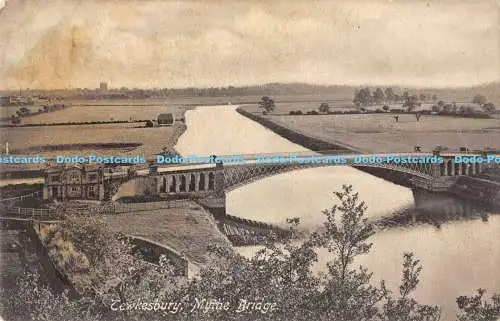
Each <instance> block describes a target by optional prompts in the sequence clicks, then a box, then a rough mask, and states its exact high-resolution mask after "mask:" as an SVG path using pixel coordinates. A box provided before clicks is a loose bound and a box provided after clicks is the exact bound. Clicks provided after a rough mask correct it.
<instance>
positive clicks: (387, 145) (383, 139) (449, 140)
mask: <svg viewBox="0 0 500 321" xmlns="http://www.w3.org/2000/svg"><path fill="white" fill-rule="evenodd" d="M243 108H244V109H245V110H249V111H255V108H254V107H250V108H249V107H247V106H245V107H243ZM266 117H267V118H268V119H270V120H272V121H273V122H276V123H278V124H280V125H283V126H285V127H288V128H290V129H292V130H294V131H297V132H301V133H303V134H306V135H308V136H312V137H316V138H320V139H323V140H326V141H329V142H333V143H335V142H343V143H347V144H349V145H353V146H355V147H357V148H359V149H361V150H362V151H366V152H374V153H375V152H411V151H413V149H414V146H417V145H419V146H422V150H424V151H430V150H432V149H433V148H435V147H436V146H439V145H441V146H446V147H449V148H453V149H458V148H459V147H461V146H468V147H469V148H477V149H482V148H485V147H491V148H500V141H499V139H498V138H499V137H500V119H474V118H458V117H445V116H427V115H424V116H422V118H421V119H420V121H419V122H417V121H416V118H415V116H414V115H409V114H408V115H400V116H399V122H396V121H395V119H394V115H391V114H367V115H362V114H360V115H317V116H313V115H310V116H282V115H281V116H280V115H269V116H266Z"/></svg>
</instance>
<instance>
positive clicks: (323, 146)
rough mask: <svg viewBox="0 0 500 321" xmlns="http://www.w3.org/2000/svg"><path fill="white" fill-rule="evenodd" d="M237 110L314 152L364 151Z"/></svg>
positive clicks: (240, 109)
mask: <svg viewBox="0 0 500 321" xmlns="http://www.w3.org/2000/svg"><path fill="white" fill-rule="evenodd" d="M236 111H237V112H238V113H239V114H241V115H243V116H245V117H247V118H249V119H250V120H253V121H255V122H257V123H259V124H261V125H262V126H264V127H266V128H267V129H269V130H271V131H272V132H274V133H276V134H278V135H279V136H281V137H283V138H286V139H288V140H289V141H291V142H292V143H295V144H298V145H301V146H303V147H305V148H307V149H310V150H312V151H314V152H318V153H324V154H332V153H349V152H356V153H361V152H362V151H361V150H360V149H358V148H356V147H354V146H352V145H348V144H344V143H341V142H337V141H335V142H329V141H326V140H322V139H319V138H315V137H312V136H311V135H306V134H303V133H300V132H299V131H298V130H292V129H290V128H288V127H286V126H283V125H280V124H278V123H276V122H273V121H272V120H270V119H268V118H264V117H260V116H258V115H256V114H254V113H251V112H248V111H246V110H244V109H242V108H241V107H239V108H237V109H236Z"/></svg>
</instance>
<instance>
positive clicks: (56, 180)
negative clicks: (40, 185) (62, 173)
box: [50, 176, 61, 183]
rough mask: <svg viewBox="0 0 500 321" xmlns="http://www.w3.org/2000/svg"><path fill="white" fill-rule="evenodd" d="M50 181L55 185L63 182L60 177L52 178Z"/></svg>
mask: <svg viewBox="0 0 500 321" xmlns="http://www.w3.org/2000/svg"><path fill="white" fill-rule="evenodd" d="M50 181H51V182H54V183H55V182H60V181H61V180H60V177H59V176H51V177H50Z"/></svg>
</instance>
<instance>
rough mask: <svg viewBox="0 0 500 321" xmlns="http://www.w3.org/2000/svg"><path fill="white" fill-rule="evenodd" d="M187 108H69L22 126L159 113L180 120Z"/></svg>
mask: <svg viewBox="0 0 500 321" xmlns="http://www.w3.org/2000/svg"><path fill="white" fill-rule="evenodd" d="M186 109H188V107H181V106H175V107H174V106H161V105H148V106H119V105H116V106H77V105H74V106H71V107H68V108H65V109H63V110H58V111H54V112H50V113H43V114H39V115H35V116H31V117H25V118H23V120H22V124H50V123H66V122H93V121H111V120H115V121H117V120H125V121H128V120H142V119H151V120H153V119H156V118H157V117H158V115H159V114H161V113H172V114H173V115H174V116H175V117H176V118H180V117H181V116H182V114H183V113H184V112H185V111H186Z"/></svg>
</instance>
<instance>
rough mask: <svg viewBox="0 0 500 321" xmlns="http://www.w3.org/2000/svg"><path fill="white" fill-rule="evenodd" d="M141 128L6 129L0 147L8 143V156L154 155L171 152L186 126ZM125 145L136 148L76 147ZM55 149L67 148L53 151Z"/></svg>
mask: <svg viewBox="0 0 500 321" xmlns="http://www.w3.org/2000/svg"><path fill="white" fill-rule="evenodd" d="M139 125H140V124H138V123H136V124H132V123H131V124H128V123H126V124H102V125H78V126H49V127H20V128H8V129H7V130H3V131H2V132H1V134H0V144H2V145H3V146H4V145H5V143H6V142H9V149H10V153H11V154H26V155H28V154H37V155H41V156H54V155H56V154H57V155H61V154H63V155H68V156H71V155H83V154H94V155H149V156H151V155H153V154H155V153H157V152H160V151H161V150H162V148H164V147H167V148H169V149H172V148H173V146H174V145H175V143H176V141H177V138H178V136H179V135H180V134H181V133H182V132H183V130H184V127H185V125H184V124H183V123H180V122H176V123H174V126H169V127H153V128H136V126H139ZM107 143H127V144H134V143H136V144H139V146H138V147H136V148H123V149H105V148H102V149H101V148H96V149H89V150H85V149H81V148H79V147H78V146H73V147H71V146H70V147H67V146H68V145H77V144H96V145H98V144H107ZM55 145H64V146H66V147H64V148H59V150H54V146H55Z"/></svg>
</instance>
